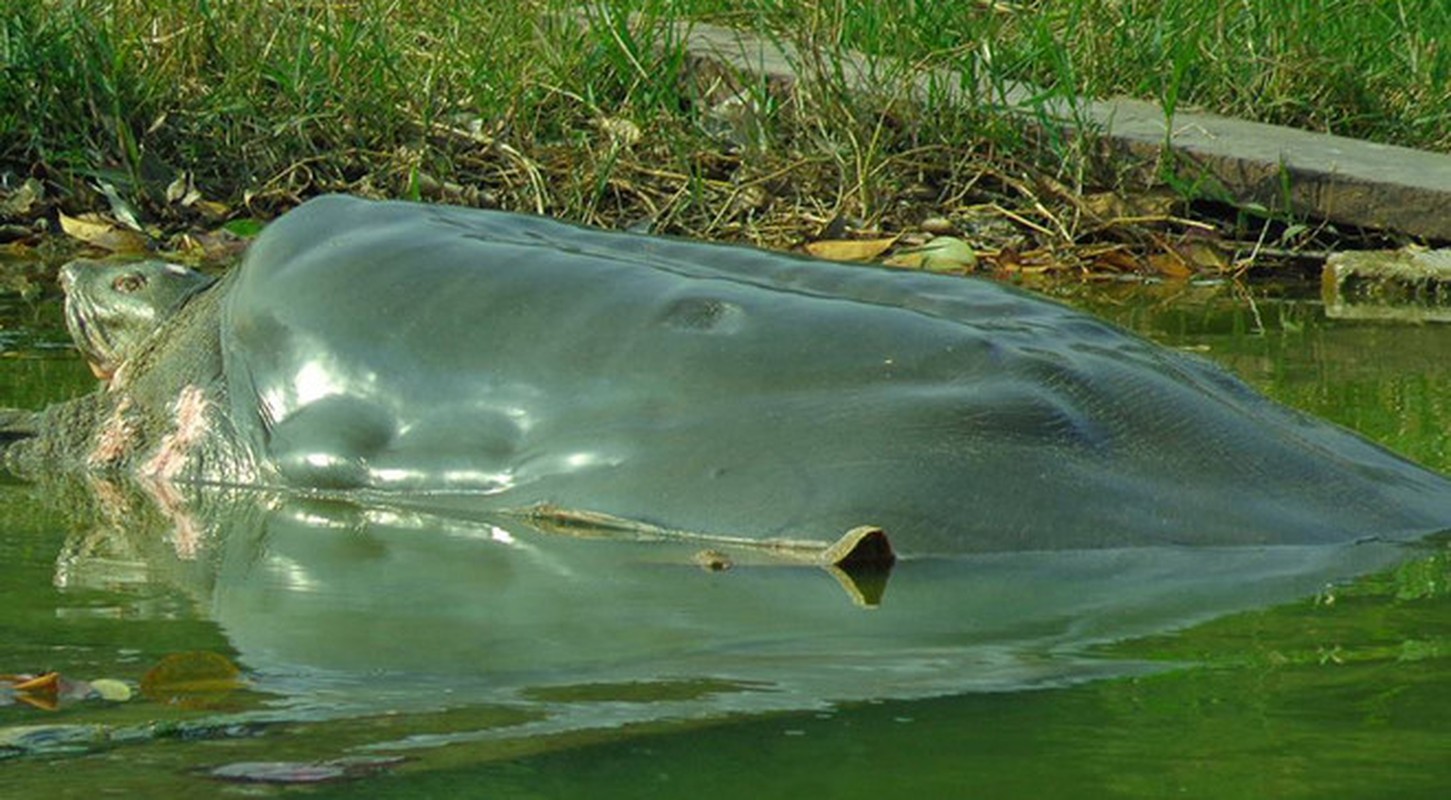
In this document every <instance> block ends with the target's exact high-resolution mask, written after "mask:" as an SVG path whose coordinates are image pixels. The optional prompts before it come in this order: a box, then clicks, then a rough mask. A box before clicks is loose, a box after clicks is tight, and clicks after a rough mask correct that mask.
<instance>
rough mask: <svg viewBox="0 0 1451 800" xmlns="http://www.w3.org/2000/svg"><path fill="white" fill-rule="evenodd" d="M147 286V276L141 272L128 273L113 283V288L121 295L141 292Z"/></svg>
mask: <svg viewBox="0 0 1451 800" xmlns="http://www.w3.org/2000/svg"><path fill="white" fill-rule="evenodd" d="M145 285H146V276H145V275H142V274H141V273H139V272H128V273H126V274H125V275H122V276H120V277H118V278H116V280H114V281H111V288H112V289H115V290H116V291H118V292H120V293H121V294H131V293H132V292H136V291H140V290H141V288H142V287H144V286H145Z"/></svg>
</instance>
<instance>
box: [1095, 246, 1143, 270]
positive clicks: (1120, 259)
mask: <svg viewBox="0 0 1451 800" xmlns="http://www.w3.org/2000/svg"><path fill="white" fill-rule="evenodd" d="M1093 265H1094V267H1095V268H1097V269H1101V270H1104V271H1106V272H1138V271H1139V267H1140V266H1142V265H1141V264H1140V263H1139V260H1138V259H1137V258H1136V257H1134V254H1133V253H1130V252H1128V251H1127V250H1118V249H1115V250H1106V251H1104V252H1102V253H1099V254H1098V255H1096V256H1094V259H1093Z"/></svg>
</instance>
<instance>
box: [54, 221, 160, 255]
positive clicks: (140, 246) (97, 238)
mask: <svg viewBox="0 0 1451 800" xmlns="http://www.w3.org/2000/svg"><path fill="white" fill-rule="evenodd" d="M60 228H61V230H63V231H65V233H66V235H67V236H69V237H71V238H72V239H79V240H81V241H83V242H85V243H86V244H89V245H92V246H94V247H99V248H101V249H103V250H110V251H111V252H113V253H139V252H144V251H145V250H146V246H147V241H146V237H145V236H144V235H142V234H140V233H137V232H136V231H133V230H130V229H128V228H122V227H119V226H117V225H115V224H113V223H110V222H107V221H106V220H104V219H99V218H96V217H94V216H85V217H71V216H67V215H66V214H64V213H62V214H60Z"/></svg>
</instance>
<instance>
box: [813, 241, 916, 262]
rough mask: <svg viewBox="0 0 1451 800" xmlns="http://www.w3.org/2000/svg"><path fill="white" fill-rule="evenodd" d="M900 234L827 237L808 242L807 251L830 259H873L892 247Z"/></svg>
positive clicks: (818, 256)
mask: <svg viewBox="0 0 1451 800" xmlns="http://www.w3.org/2000/svg"><path fill="white" fill-rule="evenodd" d="M898 238H900V237H898V236H889V237H887V238H885V239H826V240H823V241H819V242H807V243H806V252H808V253H810V254H811V255H813V256H816V257H817V258H824V259H826V260H828V261H871V260H872V259H874V258H876V257H877V256H879V255H881V254H882V253H885V252H887V251H888V250H890V249H891V248H892V245H894V244H896V243H897V239H898Z"/></svg>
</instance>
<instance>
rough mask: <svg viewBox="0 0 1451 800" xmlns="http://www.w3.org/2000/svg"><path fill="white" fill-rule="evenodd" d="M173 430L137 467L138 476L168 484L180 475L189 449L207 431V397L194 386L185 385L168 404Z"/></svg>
mask: <svg viewBox="0 0 1451 800" xmlns="http://www.w3.org/2000/svg"><path fill="white" fill-rule="evenodd" d="M171 408H172V414H173V420H174V422H175V427H173V428H172V430H171V433H168V434H166V435H165V436H163V437H162V438H161V444H160V445H159V446H158V447H157V448H156V453H155V455H153V456H152V457H151V459H150V460H149V461H147V462H146V463H145V464H144V465H143V466H142V467H141V474H142V475H148V476H151V477H154V478H158V479H160V480H163V481H169V480H173V479H175V478H176V476H177V475H179V474H181V471H182V469H183V468H184V467H185V466H186V459H187V455H188V454H189V453H190V451H191V448H192V447H194V446H195V445H196V444H197V443H199V442H200V441H201V440H202V437H203V436H205V435H206V432H207V408H208V403H207V398H206V394H205V393H204V392H202V390H201V389H200V388H198V387H196V386H186V387H184V388H183V389H182V390H181V395H180V396H179V397H177V398H176V402H175V403H174V404H172V407H171Z"/></svg>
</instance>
